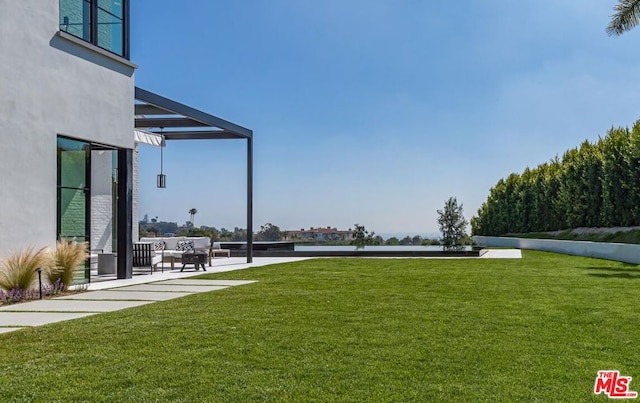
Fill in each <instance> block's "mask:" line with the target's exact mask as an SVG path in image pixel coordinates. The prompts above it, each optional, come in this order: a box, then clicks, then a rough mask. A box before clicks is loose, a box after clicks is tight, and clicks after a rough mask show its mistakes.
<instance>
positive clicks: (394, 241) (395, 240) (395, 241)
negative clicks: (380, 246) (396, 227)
mask: <svg viewBox="0 0 640 403" xmlns="http://www.w3.org/2000/svg"><path fill="white" fill-rule="evenodd" d="M384 244H385V245H391V246H396V245H399V244H400V241H398V238H396V237H394V236H392V237H391V238H389V239H387V241H386V242H385V243H384Z"/></svg>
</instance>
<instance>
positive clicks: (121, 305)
mask: <svg viewBox="0 0 640 403" xmlns="http://www.w3.org/2000/svg"><path fill="white" fill-rule="evenodd" d="M521 257H522V255H521V253H520V250H516V249H494V250H490V251H488V252H487V253H485V254H484V255H483V256H482V258H485V259H487V258H489V259H517V258H521ZM306 259H308V258H254V260H253V263H246V262H245V258H218V259H214V260H213V262H212V263H213V264H212V266H209V267H207V273H224V272H228V271H234V270H242V269H246V268H249V267H259V266H266V265H270V264H276V263H286V262H295V261H299V260H306ZM185 270H188V271H184V272H180V270H179V269H176V270H170V269H169V268H168V267H167V268H165V271H164V273H161V272H156V273H154V274H153V275H140V276H135V277H134V278H130V279H126V280H111V281H102V282H95V283H91V284H90V285H89V286H88V289H87V292H82V293H78V294H74V295H68V296H64V297H56V298H50V299H44V300H37V301H30V302H24V303H20V304H14V305H8V306H4V307H1V308H0V333H7V332H12V331H15V330H20V329H22V328H24V327H30V326H40V325H46V324H48V323H55V322H61V321H65V320H71V319H77V318H82V317H85V316H90V315H96V314H98V313H101V312H111V311H117V310H120V309H126V308H133V307H136V306H142V305H146V304H151V303H153V302H156V301H166V300H170V299H174V298H180V297H184V296H186V295H191V294H194V293H200V292H209V291H217V290H222V289H225V288H229V287H236V286H241V285H245V284H250V283H253V282H254V281H239V280H193V279H189V277H193V276H197V275H200V274H203V273H204V272H203V271H195V270H193V269H185Z"/></svg>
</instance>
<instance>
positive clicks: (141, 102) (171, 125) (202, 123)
mask: <svg viewBox="0 0 640 403" xmlns="http://www.w3.org/2000/svg"><path fill="white" fill-rule="evenodd" d="M135 99H136V103H135V105H134V107H135V119H136V120H135V127H136V129H141V130H144V131H146V132H149V133H155V134H162V135H164V138H165V140H215V139H251V138H252V137H253V132H252V131H251V130H250V129H247V128H245V127H242V126H239V125H237V124H235V123H231V122H229V121H226V120H224V119H221V118H219V117H217V116H213V115H210V114H208V113H206V112H202V111H200V110H197V109H194V108H191V107H189V106H186V105H184V104H181V103H179V102H176V101H173V100H171V99H168V98H165V97H162V96H160V95H157V94H154V93H153V92H150V91H147V90H143V89H142V88H139V87H136V88H135Z"/></svg>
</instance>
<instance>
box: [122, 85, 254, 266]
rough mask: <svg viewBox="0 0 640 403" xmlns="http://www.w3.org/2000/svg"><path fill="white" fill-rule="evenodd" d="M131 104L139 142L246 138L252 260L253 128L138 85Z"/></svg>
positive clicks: (249, 259) (248, 217) (248, 242)
mask: <svg viewBox="0 0 640 403" xmlns="http://www.w3.org/2000/svg"><path fill="white" fill-rule="evenodd" d="M134 108H135V112H134V114H135V133H134V134H135V137H136V141H138V142H142V143H146V144H151V145H163V141H164V140H219V139H243V140H247V263H251V262H252V260H253V132H252V131H251V130H249V129H247V128H245V127H242V126H239V125H237V124H235V123H231V122H229V121H226V120H224V119H220V118H219V117H217V116H213V115H210V114H208V113H206V112H202V111H200V110H197V109H194V108H191V107H189V106H187V105H184V104H181V103H179V102H176V101H173V100H171V99H168V98H165V97H162V96H160V95H158V94H154V93H153V92H150V91H147V90H143V89H142V88H138V87H135V103H134ZM161 175H162V174H161ZM162 176H163V175H162ZM158 177H160V175H159V176H158ZM159 183H160V182H159ZM160 187H164V186H160Z"/></svg>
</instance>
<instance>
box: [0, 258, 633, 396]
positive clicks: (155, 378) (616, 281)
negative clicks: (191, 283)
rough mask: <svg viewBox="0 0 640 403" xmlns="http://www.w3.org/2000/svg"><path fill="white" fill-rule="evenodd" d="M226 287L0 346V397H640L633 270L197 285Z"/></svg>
mask: <svg viewBox="0 0 640 403" xmlns="http://www.w3.org/2000/svg"><path fill="white" fill-rule="evenodd" d="M223 277H224V279H229V280H231V279H233V280H244V279H252V280H259V282H257V283H254V284H251V285H248V286H246V287H238V288H232V289H227V290H223V291H219V292H215V293H202V294H196V295H191V296H186V297H183V298H179V299H175V300H171V301H165V302H157V303H154V304H150V305H145V306H143V307H139V308H131V309H126V310H123V311H116V312H111V313H105V314H100V315H96V316H91V317H87V318H82V319H76V320H73V321H68V322H60V323H56V324H51V325H46V326H41V327H36V328H31V329H24V330H20V331H16V332H11V333H7V334H2V335H0V355H2V357H3V360H2V361H1V362H0V399H2V400H3V401H16V400H18V401H39V400H40V401H79V400H82V401H151V400H153V401H207V400H208V401H254V400H286V401H309V400H319V401H372V400H373V401H464V402H467V401H567V400H570V401H590V400H593V398H594V395H593V385H594V381H595V379H596V376H597V372H598V371H599V370H605V369H615V370H619V371H620V373H621V374H622V375H625V376H632V377H634V378H633V381H632V382H631V384H630V387H631V390H638V389H640V386H638V385H639V384H637V383H636V379H638V378H637V377H640V373H638V371H639V370H640V369H639V368H640V365H639V362H638V356H637V354H635V348H636V342H637V340H640V326H638V324H639V323H640V311H639V310H638V309H637V301H638V300H639V299H640V288H638V287H637V284H636V281H634V280H640V269H639V268H638V267H637V266H635V265H626V264H622V263H617V262H610V261H604V260H598V259H590V258H582V257H573V256H564V255H558V254H552V253H544V252H535V251H524V256H523V259H513V260H511V259H500V260H498V259H496V260H492V259H453V260H429V259H357V258H351V259H315V260H307V261H302V262H297V263H288V264H281V265H272V266H265V267H259V268H252V269H246V270H241V271H236V272H225V273H222V274H215V273H211V274H205V275H202V276H199V277H197V278H202V279H219V278H223ZM60 379H65V380H66V381H65V382H62V383H61V382H59V380H60ZM51 385H56V387H55V388H52V387H51ZM600 398H601V399H602V400H606V397H605V396H600Z"/></svg>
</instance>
